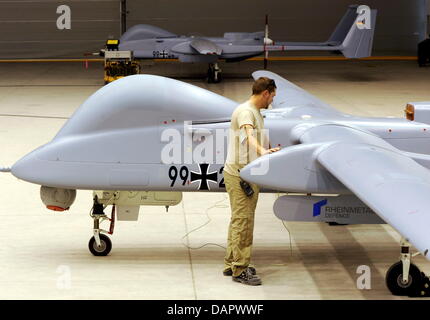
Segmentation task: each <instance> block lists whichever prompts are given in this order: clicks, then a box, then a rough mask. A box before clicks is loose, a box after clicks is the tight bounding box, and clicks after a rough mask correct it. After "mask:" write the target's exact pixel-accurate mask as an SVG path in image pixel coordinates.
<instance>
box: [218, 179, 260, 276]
mask: <svg viewBox="0 0 430 320" xmlns="http://www.w3.org/2000/svg"><path fill="white" fill-rule="evenodd" d="M224 183H225V187H226V190H227V193H228V195H229V198H230V206H231V220H230V226H229V228H228V240H227V250H226V254H225V258H224V271H226V270H228V269H230V268H231V270H232V271H233V276H234V277H237V276H239V275H240V274H241V273H242V271H243V270H245V269H246V268H247V267H248V265H249V263H250V260H251V249H252V240H253V234H254V215H255V207H256V206H257V200H258V193H259V188H258V186H257V185H255V184H251V186H252V189H253V190H254V194H253V195H252V196H251V197H248V196H247V195H246V194H245V192H243V190H242V188H241V186H240V177H237V176H233V175H230V174H228V173H227V172H225V171H224Z"/></svg>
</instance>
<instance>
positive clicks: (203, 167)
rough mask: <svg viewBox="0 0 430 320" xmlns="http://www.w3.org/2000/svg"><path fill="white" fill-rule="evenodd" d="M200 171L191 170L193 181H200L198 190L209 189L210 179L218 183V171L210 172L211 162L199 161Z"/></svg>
mask: <svg viewBox="0 0 430 320" xmlns="http://www.w3.org/2000/svg"><path fill="white" fill-rule="evenodd" d="M199 170H200V172H193V171H191V183H193V182H196V181H198V182H199V188H198V190H209V185H208V181H211V182H215V183H218V172H217V171H214V172H208V170H209V164H207V163H199Z"/></svg>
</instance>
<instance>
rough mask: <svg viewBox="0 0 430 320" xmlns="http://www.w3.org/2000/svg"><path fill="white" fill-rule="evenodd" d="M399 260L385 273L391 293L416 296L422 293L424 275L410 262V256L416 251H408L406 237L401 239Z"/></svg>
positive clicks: (408, 245)
mask: <svg viewBox="0 0 430 320" xmlns="http://www.w3.org/2000/svg"><path fill="white" fill-rule="evenodd" d="M400 245H401V255H400V259H401V260H400V261H398V262H396V263H395V264H393V265H392V266H391V267H390V269H388V271H387V273H386V275H385V283H386V285H387V287H388V289H389V290H390V291H391V293H392V294H393V295H396V296H413V297H417V296H420V295H422V294H420V293H421V288H422V287H423V285H424V279H425V275H424V273H422V272H421V271H420V269H418V267H417V266H416V265H414V264H413V263H411V258H413V257H415V256H417V255H418V254H420V253H419V252H418V253H415V254H411V253H410V244H409V242H408V241H407V240H406V239H403V238H402V240H401V242H400Z"/></svg>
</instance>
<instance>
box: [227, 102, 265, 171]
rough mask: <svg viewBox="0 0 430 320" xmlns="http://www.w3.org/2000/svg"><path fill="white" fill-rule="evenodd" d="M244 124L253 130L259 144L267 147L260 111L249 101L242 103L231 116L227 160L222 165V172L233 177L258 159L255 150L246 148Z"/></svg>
mask: <svg viewBox="0 0 430 320" xmlns="http://www.w3.org/2000/svg"><path fill="white" fill-rule="evenodd" d="M246 124H249V125H251V126H252V127H253V128H254V137H255V138H256V139H257V141H258V142H259V144H260V145H262V146H263V147H264V148H267V146H268V141H267V139H266V136H265V134H264V132H263V130H264V120H263V116H262V115H261V113H260V110H259V109H258V108H257V107H256V106H255V105H254V104H252V103H251V102H250V101H246V102H244V103H242V104H241V105H239V106H238V107H237V108H236V109H235V110H234V112H233V114H232V116H231V125H230V132H229V139H228V150H227V158H226V161H225V165H224V171H226V172H227V173H229V174H231V175H233V176H239V171H238V170H240V169H242V168H243V167H244V166H246V165H247V164H248V163H250V162H251V161H253V160H255V159H257V158H258V154H257V152H256V150H254V149H253V148H252V147H251V148H249V146H248V141H247V140H248V138H247V135H246V130H245V128H243V126H244V125H246Z"/></svg>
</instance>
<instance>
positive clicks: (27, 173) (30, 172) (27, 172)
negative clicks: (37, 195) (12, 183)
mask: <svg viewBox="0 0 430 320" xmlns="http://www.w3.org/2000/svg"><path fill="white" fill-rule="evenodd" d="M37 171H38V170H37V168H36V166H35V163H34V161H33V157H32V155H31V154H29V155H26V156H25V157H23V158H21V159H20V160H18V161H17V162H16V163H15V164H14V165H13V166H12V168H11V172H12V174H13V175H14V176H15V177H17V178H18V179H21V180H25V181H29V182H33V181H34V179H35V178H36V173H37Z"/></svg>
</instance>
